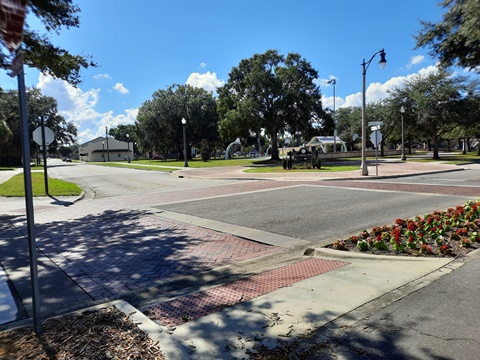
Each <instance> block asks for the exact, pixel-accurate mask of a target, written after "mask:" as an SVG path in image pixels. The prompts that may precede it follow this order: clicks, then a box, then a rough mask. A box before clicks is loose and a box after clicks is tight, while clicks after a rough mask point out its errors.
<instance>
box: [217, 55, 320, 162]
mask: <svg viewBox="0 0 480 360" xmlns="http://www.w3.org/2000/svg"><path fill="white" fill-rule="evenodd" d="M317 76H318V75H317V71H316V70H315V69H314V68H313V67H312V66H311V65H310V63H309V62H307V61H306V60H305V59H303V58H302V57H301V56H300V55H299V54H297V53H289V54H288V55H287V56H286V57H285V56H283V55H281V54H279V53H278V52H277V51H276V50H268V51H266V52H265V53H264V54H255V55H253V56H252V57H251V58H249V59H243V60H241V61H240V64H239V65H238V66H236V67H233V68H232V70H231V72H230V74H229V79H228V81H227V83H226V84H225V85H224V86H223V87H221V88H219V89H218V95H219V96H218V110H219V117H220V119H221V120H220V132H221V135H222V136H223V137H225V136H229V137H230V139H228V140H227V142H228V141H233V140H234V139H235V138H236V137H243V138H245V137H246V136H247V134H248V133H258V132H260V131H261V130H264V131H265V133H266V134H268V135H269V136H270V139H271V143H272V159H279V155H278V144H277V141H278V135H279V134H283V133H284V132H286V131H288V132H289V133H290V134H292V135H295V134H297V133H300V134H307V133H308V131H309V130H310V128H311V126H312V123H313V122H315V121H319V119H322V117H323V109H322V103H321V93H320V89H319V87H318V86H317V85H315V83H314V80H315V79H316V78H317Z"/></svg>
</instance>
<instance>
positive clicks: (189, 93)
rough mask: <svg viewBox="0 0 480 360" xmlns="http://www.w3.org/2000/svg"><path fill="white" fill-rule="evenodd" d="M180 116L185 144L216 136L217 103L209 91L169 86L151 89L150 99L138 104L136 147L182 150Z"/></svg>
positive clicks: (163, 151)
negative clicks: (185, 134)
mask: <svg viewBox="0 0 480 360" xmlns="http://www.w3.org/2000/svg"><path fill="white" fill-rule="evenodd" d="M182 118H184V119H185V120H186V122H187V123H186V129H187V139H188V143H190V144H192V145H193V146H197V147H200V144H201V142H202V140H208V141H214V140H216V139H217V137H218V131H217V126H218V121H217V119H218V118H217V105H216V102H215V99H214V98H213V94H212V93H211V92H208V91H206V90H204V89H201V88H195V87H192V86H190V85H172V86H170V87H168V88H167V89H166V90H157V91H155V92H154V93H153V95H152V99H151V100H148V101H146V102H144V103H143V104H142V106H140V108H139V110H138V115H137V121H136V125H137V131H138V135H139V145H140V147H141V148H142V149H143V150H145V151H148V149H150V150H155V151H158V152H161V153H164V154H166V153H169V152H170V151H172V150H178V149H182V148H183V134H182V130H183V128H182V126H183V125H182V122H181V120H182ZM177 153H180V152H179V151H177Z"/></svg>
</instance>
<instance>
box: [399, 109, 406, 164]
mask: <svg viewBox="0 0 480 360" xmlns="http://www.w3.org/2000/svg"><path fill="white" fill-rule="evenodd" d="M400 112H401V113H402V160H403V161H405V160H407V158H406V157H405V128H404V121H403V116H404V114H405V108H404V107H403V105H402V107H401V108H400Z"/></svg>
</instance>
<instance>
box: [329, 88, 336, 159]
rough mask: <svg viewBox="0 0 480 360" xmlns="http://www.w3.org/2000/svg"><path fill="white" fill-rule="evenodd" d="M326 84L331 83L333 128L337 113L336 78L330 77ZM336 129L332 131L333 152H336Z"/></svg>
mask: <svg viewBox="0 0 480 360" xmlns="http://www.w3.org/2000/svg"><path fill="white" fill-rule="evenodd" d="M328 84H332V85H333V123H334V124H335V128H336V127H337V114H336V112H335V85H337V80H335V79H332V80H329V81H328ZM336 132H337V131H336V130H335V131H334V133H333V152H337V134H336Z"/></svg>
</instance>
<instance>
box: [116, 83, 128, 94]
mask: <svg viewBox="0 0 480 360" xmlns="http://www.w3.org/2000/svg"><path fill="white" fill-rule="evenodd" d="M113 89H115V90H117V91H118V92H119V93H122V94H128V93H129V90H128V89H127V88H126V87H125V86H123V84H122V83H116V84H115V86H114V87H113Z"/></svg>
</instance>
